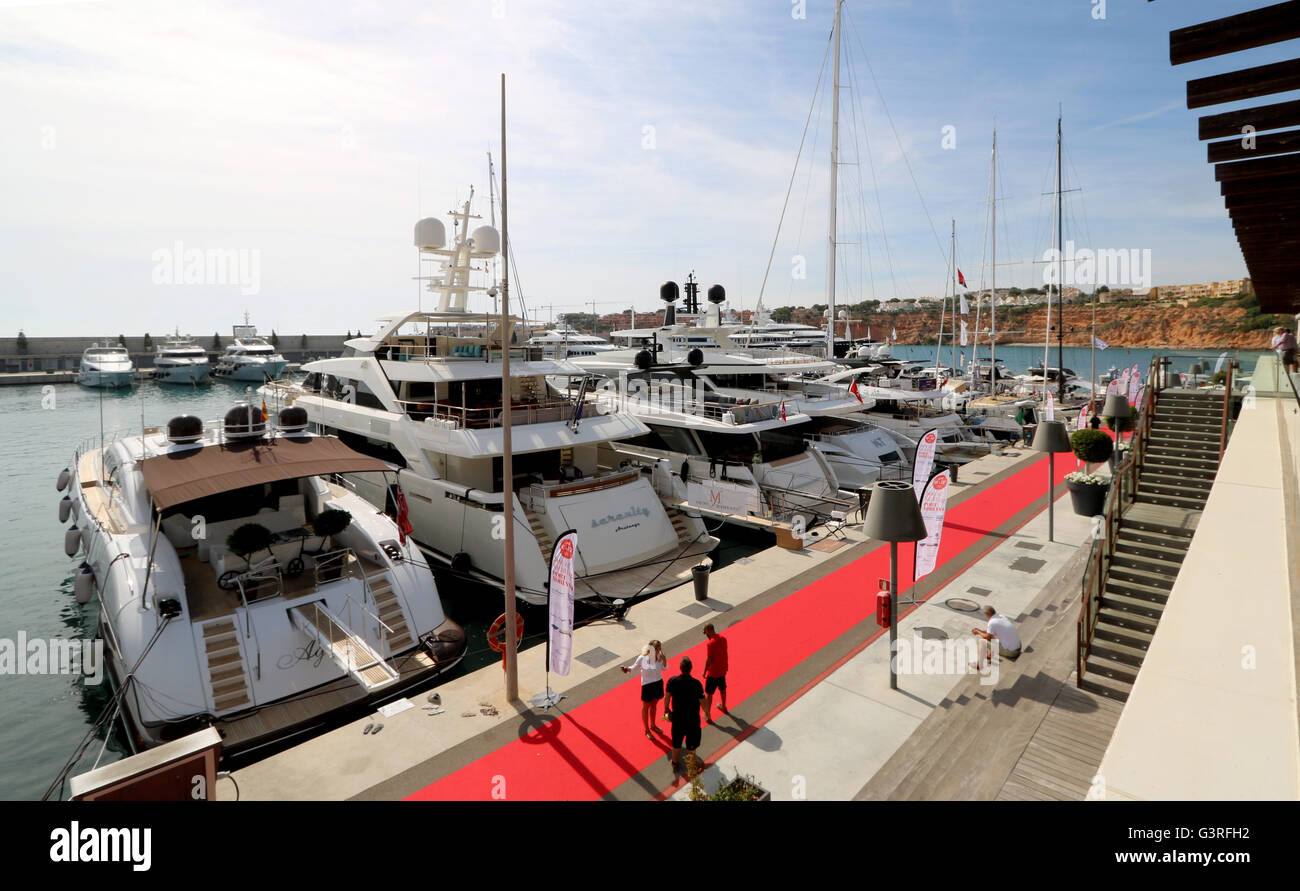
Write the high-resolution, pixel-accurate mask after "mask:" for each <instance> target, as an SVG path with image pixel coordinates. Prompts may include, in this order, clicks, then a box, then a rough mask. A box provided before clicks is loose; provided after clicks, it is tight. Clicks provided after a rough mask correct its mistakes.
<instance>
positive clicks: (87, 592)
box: [72, 562, 95, 605]
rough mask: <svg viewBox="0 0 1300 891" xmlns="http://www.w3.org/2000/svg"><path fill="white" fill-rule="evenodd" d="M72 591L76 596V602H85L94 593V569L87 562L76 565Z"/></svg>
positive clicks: (88, 600)
mask: <svg viewBox="0 0 1300 891" xmlns="http://www.w3.org/2000/svg"><path fill="white" fill-rule="evenodd" d="M72 591H73V593H74V594H75V595H76V596H77V603H80V604H83V605H84V604H87V603H89V602H90V598H91V597H92V596H94V593H95V571H94V570H93V569H91V568H90V564H89V563H84V562H83V563H82V564H81V565H80V566H79V567H77V576H76V578H75V579H73V580H72Z"/></svg>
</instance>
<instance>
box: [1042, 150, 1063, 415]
mask: <svg viewBox="0 0 1300 891" xmlns="http://www.w3.org/2000/svg"><path fill="white" fill-rule="evenodd" d="M1056 137H1057V139H1056V158H1057V161H1058V162H1059V161H1060V158H1061V139H1060V137H1061V131H1060V130H1059V129H1058V130H1057V131H1056ZM1056 206H1057V215H1056V216H1055V217H1053V218H1052V229H1053V230H1054V232H1053V234H1054V235H1055V236H1056V237H1055V238H1053V239H1052V241H1055V242H1056V243H1057V245H1058V248H1057V250H1058V251H1059V250H1060V248H1059V244H1060V236H1061V229H1060V222H1061V221H1060V206H1061V168H1060V164H1059V163H1058V164H1057V168H1056ZM1057 259H1058V260H1059V259H1060V257H1059V256H1058V258H1057ZM1055 278H1056V294H1057V297H1056V299H1057V305H1058V306H1059V305H1060V299H1061V296H1062V292H1061V268H1060V266H1057V269H1056V275H1055ZM1051 349H1052V289H1051V287H1050V286H1048V288H1047V325H1046V328H1045V330H1044V331H1043V402H1044V403H1046V402H1047V360H1048V356H1050V355H1051ZM1057 373H1058V375H1059V374H1060V371H1059V369H1058V371H1057Z"/></svg>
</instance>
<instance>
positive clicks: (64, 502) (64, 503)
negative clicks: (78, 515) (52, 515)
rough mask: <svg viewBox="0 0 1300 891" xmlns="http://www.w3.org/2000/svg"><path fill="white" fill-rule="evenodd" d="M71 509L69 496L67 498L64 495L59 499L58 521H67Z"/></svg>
mask: <svg viewBox="0 0 1300 891" xmlns="http://www.w3.org/2000/svg"><path fill="white" fill-rule="evenodd" d="M72 509H73V504H72V499H71V498H69V497H68V496H67V495H64V496H63V497H62V498H60V499H59V522H60V523H66V522H68V517H69V516H71V514H72Z"/></svg>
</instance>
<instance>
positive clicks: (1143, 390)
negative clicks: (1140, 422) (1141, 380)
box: [1133, 384, 1147, 415]
mask: <svg viewBox="0 0 1300 891" xmlns="http://www.w3.org/2000/svg"><path fill="white" fill-rule="evenodd" d="M1146 395H1147V385H1146V384H1143V385H1142V386H1140V387H1138V391H1137V399H1136V400H1135V401H1134V402H1133V414H1135V415H1136V414H1140V413H1141V411H1142V400H1143V399H1145V398H1146Z"/></svg>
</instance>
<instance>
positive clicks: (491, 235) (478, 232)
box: [470, 226, 501, 254]
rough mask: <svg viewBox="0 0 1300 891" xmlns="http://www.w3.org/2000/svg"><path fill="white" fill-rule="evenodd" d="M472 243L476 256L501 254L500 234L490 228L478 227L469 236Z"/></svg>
mask: <svg viewBox="0 0 1300 891" xmlns="http://www.w3.org/2000/svg"><path fill="white" fill-rule="evenodd" d="M470 238H471V239H472V240H473V242H474V253H476V254H499V253H501V233H500V232H498V231H497V230H496V229H493V228H492V227H491V226H479V227H478V228H477V229H475V230H474V233H473V234H472V235H470Z"/></svg>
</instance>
